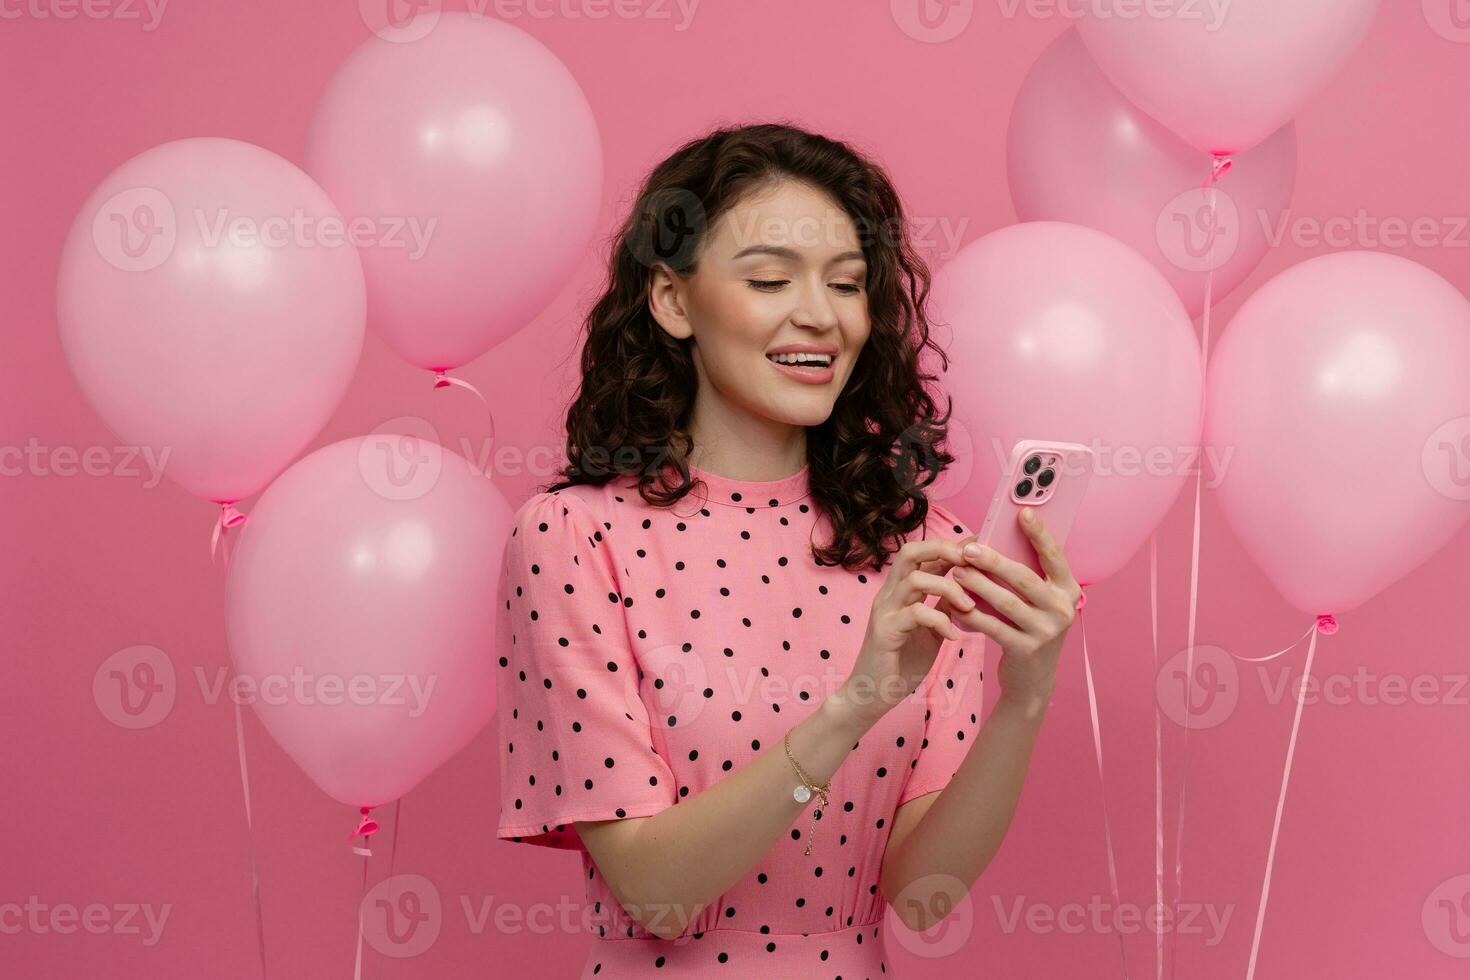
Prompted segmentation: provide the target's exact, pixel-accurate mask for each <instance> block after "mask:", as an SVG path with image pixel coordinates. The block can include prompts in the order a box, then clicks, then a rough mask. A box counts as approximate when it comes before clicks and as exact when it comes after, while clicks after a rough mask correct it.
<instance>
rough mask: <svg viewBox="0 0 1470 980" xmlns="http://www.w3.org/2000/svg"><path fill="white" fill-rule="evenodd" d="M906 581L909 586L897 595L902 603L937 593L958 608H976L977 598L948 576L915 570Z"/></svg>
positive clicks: (965, 609) (967, 609)
mask: <svg viewBox="0 0 1470 980" xmlns="http://www.w3.org/2000/svg"><path fill="white" fill-rule="evenodd" d="M904 581H905V582H906V583H908V587H907V588H906V589H905V590H904V591H902V592H900V593H899V594H898V596H897V599H898V602H899V603H900V604H902V605H905V606H906V605H908V604H909V603H911V602H914V601H915V600H923V599H924V598H926V597H927V596H931V595H936V596H939V597H940V598H941V599H948V600H949V604H950V605H951V606H953V607H954V608H956V609H959V610H963V611H965V612H968V611H969V610H971V609H974V608H975V600H974V599H971V598H970V597H969V596H968V595H966V594H965V590H964V589H963V588H962V587H961V586H960V584H959V583H958V582H956V581H955V580H954V579H952V578H949V577H947V576H943V575H935V574H933V573H932V572H920V571H914V572H911V573H910V574H909V575H908V577H907V578H905V579H904Z"/></svg>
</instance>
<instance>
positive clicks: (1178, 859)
mask: <svg viewBox="0 0 1470 980" xmlns="http://www.w3.org/2000/svg"><path fill="white" fill-rule="evenodd" d="M1230 167H1231V162H1230V159H1229V158H1228V157H1226V156H1225V155H1224V154H1220V153H1217V154H1215V155H1214V158H1213V161H1212V163H1211V165H1210V174H1209V176H1208V177H1207V178H1206V179H1205V183H1204V186H1205V187H1207V188H1209V191H1210V227H1211V228H1214V227H1215V224H1216V220H1217V218H1216V208H1215V198H1216V191H1217V190H1218V188H1216V187H1215V183H1216V181H1218V180H1219V179H1220V178H1221V177H1223V176H1224V175H1225V174H1226V173H1227V172H1228V171H1229V170H1230ZM1215 239H1216V236H1215V235H1213V234H1212V235H1211V236H1210V246H1209V251H1207V252H1206V253H1205V265H1206V268H1207V270H1208V271H1207V273H1206V276H1205V308H1204V312H1203V314H1202V319H1201V321H1200V326H1201V334H1200V385H1199V391H1200V417H1201V418H1203V417H1204V410H1205V405H1206V401H1205V383H1206V379H1207V378H1208V376H1209V372H1208V371H1207V370H1206V365H1207V364H1208V363H1209V357H1210V307H1211V299H1212V296H1213V293H1214V288H1215V267H1214V262H1213V261H1212V260H1213V258H1214V256H1215ZM1200 450H1201V452H1200V457H1199V460H1198V468H1197V470H1196V473H1195V480H1194V526H1193V531H1192V537H1191V540H1192V543H1191V545H1190V557H1189V645H1188V646H1187V647H1186V648H1185V650H1186V653H1185V655H1184V696H1185V702H1184V703H1185V707H1186V709H1187V708H1188V706H1189V705H1190V704H1192V703H1193V701H1192V700H1191V698H1193V696H1194V689H1193V685H1194V638H1195V625H1196V623H1197V621H1198V610H1199V529H1200V492H1201V488H1202V487H1203V485H1204V471H1205V465H1204V464H1205V459H1204V452H1203V450H1204V447H1203V446H1201V447H1200ZM1189 717H1190V713H1189V711H1188V710H1186V711H1185V712H1184V743H1183V747H1182V748H1181V749H1180V770H1181V774H1180V779H1179V819H1178V825H1177V829H1176V832H1175V835H1174V902H1173V906H1172V911H1173V918H1172V919H1170V921H1171V922H1178V921H1179V899H1180V895H1181V894H1182V892H1183V888H1184V801H1185V795H1186V791H1187V789H1188V786H1189ZM1169 952H1170V957H1169V977H1170V978H1171V980H1172V978H1173V977H1174V973H1175V971H1176V970H1177V969H1178V966H1179V962H1178V961H1179V933H1178V931H1177V930H1175V931H1173V932H1171V933H1170V934H1169Z"/></svg>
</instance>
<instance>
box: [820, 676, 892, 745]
mask: <svg viewBox="0 0 1470 980" xmlns="http://www.w3.org/2000/svg"><path fill="white" fill-rule="evenodd" d="M872 708H873V706H872V705H868V704H864V703H863V700H862V699H861V698H859V697H857V696H855V694H854V692H853V690H852V688H851V687H849V686H848V685H847V684H843V685H842V686H841V687H839V688H838V689H837V690H835V691H833V692H832V693H831V694H829V695H827V697H826V698H825V699H824V700H823V701H822V704H821V706H820V707H819V709H818V710H819V711H821V712H822V713H823V714H824V715H825V716H826V717H827V719H828V721H829V723H830V724H831V725H832V726H833V727H834V728H836V729H838V730H839V731H841V732H843V733H844V734H845V735H850V736H852V738H853V740H854V741H856V740H857V739H859V738H861V737H862V736H863V735H865V734H866V733H867V731H868V729H869V728H872V727H873V725H874V724H875V723H876V722H877V721H878V716H877V715H875V713H874V712H873V710H872Z"/></svg>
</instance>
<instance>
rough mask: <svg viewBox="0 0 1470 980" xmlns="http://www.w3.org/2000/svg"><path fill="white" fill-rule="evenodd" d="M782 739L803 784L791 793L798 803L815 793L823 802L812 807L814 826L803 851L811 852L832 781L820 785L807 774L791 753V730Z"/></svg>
mask: <svg viewBox="0 0 1470 980" xmlns="http://www.w3.org/2000/svg"><path fill="white" fill-rule="evenodd" d="M781 741H782V744H783V745H785V746H786V758H788V759H790V760H791V765H792V767H793V768H794V769H796V775H797V776H798V777H800V779H801V785H800V786H798V787H796V789H794V790H792V791H791V795H792V796H793V797H794V798H795V799H796V802H798V803H806V802H808V801H809V800H811V798H812V794H813V793H815V794H816V795H817V798H818V799H820V800H821V802H820V803H818V804H817V805H816V806H815V807H814V808H813V809H812V828H811V830H810V831H808V832H807V838H806V850H805V851H803V852H802V853H803V854H810V853H811V852H812V840H813V838H815V837H816V836H817V821H818V820H820V819H821V817H822V808H823V807H824V806H826V805H827V802H828V800H827V793H828V792H829V791H831V789H832V781H831V780H830V779H829V780H828V781H827V785H825V786H818V785H817V784H816V783H815V782H814V781H813V780H812V778H811V777H810V776H808V775H807V774H806V770H805V769H803V768H801V763H799V762H797V761H796V756H794V755H792V754H791V733H790V732H787V733H786V737H785V738H784V739H782V740H781Z"/></svg>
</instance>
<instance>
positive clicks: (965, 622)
mask: <svg viewBox="0 0 1470 980" xmlns="http://www.w3.org/2000/svg"><path fill="white" fill-rule="evenodd" d="M936 608H938V609H942V610H943V611H944V612H945V613H947V614H948V616H949V617H950V618H951V619H952V620H954V621H956V622H958V623H959V624H961V625H962V626H964V627H965V630H966V631H967V632H970V633H979V634H981V635H983V636H988V637H990V638H991V639H992V640H994V641H995V642H996V643H997V644H999V645H1000V646H1001V647H1002V648H1006V649H1011V650H1017V649H1020V648H1021V647H1022V646H1024V645H1025V643H1026V634H1024V633H1022V632H1021V631H1020V630H1018V629H1016V627H1014V626H1012V625H1011V624H1010V623H1008V622H1006V621H1005V620H1003V619H1001V618H1000V617H999V616H992V615H990V614H989V613H983V612H981V611H980V610H978V609H975V610H971V611H970V612H959V611H955V610H950V609H948V608H946V607H945V606H944V604H943V601H942V600H941V604H940V606H938V607H936Z"/></svg>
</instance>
